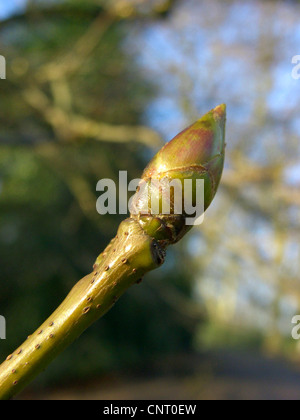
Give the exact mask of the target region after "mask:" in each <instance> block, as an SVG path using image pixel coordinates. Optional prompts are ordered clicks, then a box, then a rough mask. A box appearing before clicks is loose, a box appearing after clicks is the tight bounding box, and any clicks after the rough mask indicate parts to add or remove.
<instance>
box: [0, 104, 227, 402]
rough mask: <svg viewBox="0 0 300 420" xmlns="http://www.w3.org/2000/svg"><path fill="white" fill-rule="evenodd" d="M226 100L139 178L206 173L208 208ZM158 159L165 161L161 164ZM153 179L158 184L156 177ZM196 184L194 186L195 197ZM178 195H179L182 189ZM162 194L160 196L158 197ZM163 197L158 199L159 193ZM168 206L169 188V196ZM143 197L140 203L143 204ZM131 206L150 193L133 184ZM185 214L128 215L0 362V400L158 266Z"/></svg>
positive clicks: (218, 171) (180, 231)
mask: <svg viewBox="0 0 300 420" xmlns="http://www.w3.org/2000/svg"><path fill="white" fill-rule="evenodd" d="M224 133H225V106H224V105H221V106H219V107H217V108H215V109H214V110H212V111H210V112H209V113H207V114H206V115H204V116H203V117H202V118H201V119H200V120H198V121H197V122H196V123H195V124H193V125H192V126H190V127H189V128H187V129H186V130H184V131H183V132H181V133H180V134H178V135H177V136H176V137H175V138H174V139H173V140H172V141H170V142H169V143H168V144H166V145H165V146H164V147H163V148H162V149H161V150H160V151H159V152H158V153H157V155H156V156H155V157H154V158H153V159H152V160H151V162H150V163H149V164H148V166H147V167H146V168H145V170H144V173H143V176H142V182H146V183H149V184H150V188H153V191H151V189H150V194H151V193H152V192H154V193H155V192H157V191H156V190H155V188H156V186H155V185H154V186H152V183H151V179H155V180H160V179H164V180H165V179H168V180H169V181H172V180H174V179H177V180H180V181H182V182H183V181H185V180H186V179H192V180H193V179H202V180H204V188H205V196H204V208H205V209H206V208H207V207H208V206H209V205H210V203H211V201H212V200H213V197H214V195H215V193H216V191H217V187H218V184H219V181H220V179H221V175H222V171H223V164H224V147H225V143H224ZM162 162H163V166H162V164H161V163H162ZM156 185H157V184H156ZM196 193H197V191H196V187H195V185H194V186H193V187H192V194H193V198H194V197H195V195H196ZM179 197H181V199H182V200H184V197H182V194H180V196H179ZM163 198H164V197H163ZM163 198H162V200H163ZM169 199H170V201H171V204H172V206H173V207H174V202H175V201H174V200H175V193H174V194H173V196H172V197H170V196H169ZM143 200H144V203H143ZM132 204H133V206H132V208H135V209H138V208H139V206H140V205H141V204H144V205H145V204H148V194H144V195H141V194H139V190H138V191H137V193H136V194H135V196H134V197H133V202H132ZM188 216H190V215H187V214H186V213H185V212H184V211H183V212H182V214H174V213H173V214H172V213H171V214H161V213H159V214H151V208H150V213H149V214H147V215H144V214H143V213H142V212H138V213H137V214H135V212H134V214H131V217H130V218H129V219H126V220H124V221H123V222H122V223H121V224H120V226H119V229H118V232H117V235H116V237H115V238H114V239H113V240H112V241H111V243H110V244H109V245H108V246H107V247H106V249H105V250H104V251H103V252H102V253H101V254H100V256H99V257H98V258H97V260H96V262H95V264H94V267H93V269H94V271H93V272H92V273H90V274H88V275H87V276H86V277H84V278H83V279H81V280H80V281H79V282H78V283H77V284H76V285H75V286H74V287H73V289H72V290H71V292H70V293H69V295H68V296H67V297H66V299H65V300H64V301H63V302H62V304H61V305H60V306H59V307H58V308H57V309H56V310H55V311H54V313H53V314H52V315H51V316H50V317H49V318H48V319H47V320H46V321H45V322H44V323H43V324H42V325H41V326H40V327H39V328H38V329H37V330H36V331H35V332H34V333H33V334H32V335H31V336H30V337H28V339H27V340H26V341H25V342H24V343H23V344H22V345H21V346H20V347H18V349H17V350H16V351H14V352H13V353H12V354H11V355H9V356H8V357H7V358H6V360H5V361H4V362H3V363H2V365H1V366H0V399H8V398H11V397H12V396H13V395H15V394H16V393H17V392H19V391H20V390H21V389H23V388H24V387H25V386H26V385H27V384H28V383H29V382H30V381H31V380H32V379H33V378H34V377H35V376H36V375H37V374H38V373H39V372H41V371H42V370H43V369H45V368H46V366H47V365H48V364H49V363H50V362H51V361H52V360H53V359H54V358H55V357H56V356H57V355H58V354H59V353H61V352H62V351H63V350H64V349H65V348H66V347H67V346H68V345H70V344H71V343H72V342H73V341H74V340H75V339H76V338H77V337H78V336H79V335H80V334H81V333H82V332H83V331H84V330H85V329H86V328H87V327H89V326H90V325H91V324H92V323H93V322H95V321H96V320H97V319H98V318H100V317H101V316H102V315H104V314H105V313H106V312H107V311H108V310H109V309H110V308H111V307H112V306H113V304H114V303H115V302H116V301H117V300H118V299H119V297H120V296H121V295H122V294H123V293H124V292H125V290H126V289H128V287H130V286H131V285H133V284H134V283H136V282H137V281H139V279H140V278H141V277H142V276H144V275H145V274H146V273H147V272H148V271H150V270H153V269H155V268H157V267H159V266H160V265H161V264H162V263H163V262H164V258H165V249H166V248H167V246H169V245H172V244H174V243H176V242H177V241H178V240H179V239H181V238H182V237H183V235H184V234H185V233H186V232H187V231H188V230H189V229H190V228H191V226H187V225H186V223H185V222H186V217H188Z"/></svg>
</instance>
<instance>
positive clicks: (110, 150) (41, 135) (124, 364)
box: [0, 0, 300, 399]
mask: <svg viewBox="0 0 300 420" xmlns="http://www.w3.org/2000/svg"><path fill="white" fill-rule="evenodd" d="M299 48H300V2H299V1H292V0H290V1H275V0H274V1H247V0H236V1H230V0H201V1H198V0H177V1H176V0H175V1H172V0H168V1H167V0H153V1H152V0H106V1H105V0H103V1H102V0H94V1H92V0H82V1H81V0H72V1H68V0H66V1H59V0H27V1H26V0H11V1H10V2H6V1H4V0H3V1H1V3H0V55H2V56H4V57H5V58H6V66H7V67H6V80H0V92H1V96H0V103H1V112H0V314H1V315H2V316H4V317H5V318H6V323H7V331H6V334H7V337H6V340H0V358H1V361H2V360H3V359H4V358H5V357H6V356H7V354H9V353H10V352H11V351H13V350H14V349H15V348H16V347H17V346H18V345H19V344H20V343H21V342H22V341H23V340H24V339H25V338H26V337H27V335H28V334H30V333H31V332H32V331H34V330H35V329H36V328H37V327H38V326H39V324H40V323H41V322H42V321H44V319H45V318H46V317H48V316H49V315H50V313H51V312H52V311H53V310H54V309H55V307H56V306H57V305H58V304H59V303H60V302H61V301H62V299H63V298H64V297H65V296H66V294H67V293H68V292H69V290H70V289H71V287H72V286H73V285H74V284H75V282H76V281H77V280H79V279H80V278H81V277H82V276H84V275H85V274H87V273H88V272H90V271H91V267H92V265H93V263H94V260H95V259H96V257H97V255H98V254H99V253H100V252H101V251H102V250H103V248H104V247H105V245H106V244H107V242H108V241H109V240H110V239H111V237H112V236H113V235H114V234H115V232H116V229H117V226H118V224H119V222H120V220H121V219H122V218H123V217H124V216H122V215H121V216H118V215H116V216H99V215H98V214H97V212H96V200H97V192H96V183H97V181H98V180H99V179H102V178H111V179H114V180H116V182H117V181H118V175H119V171H120V170H128V178H129V179H133V178H138V177H140V175H141V171H142V169H143V168H144V166H145V164H146V163H147V162H148V160H149V159H150V158H151V157H152V156H153V155H154V153H155V152H156V151H157V150H158V149H159V148H160V147H161V145H162V144H163V143H164V142H165V141H168V140H170V139H171V138H172V137H173V136H174V135H175V134H177V133H178V132H179V131H181V130H182V129H183V128H185V127H186V126H187V125H189V124H190V123H192V122H194V121H195V120H196V119H198V118H199V117H200V116H201V115H202V114H204V113H205V112H207V111H208V110H209V109H211V108H213V107H215V106H216V105H218V104H219V103H223V102H225V103H226V104H227V110H228V115H227V135H226V137H227V149H226V165H225V170H224V175H223V179H222V182H221V185H220V188H219V192H218V194H217V196H216V198H215V200H214V202H213V204H212V205H211V207H210V208H209V210H208V211H207V213H206V215H205V220H204V223H203V224H202V225H201V226H199V227H198V228H194V229H193V230H192V231H191V232H190V233H189V234H188V235H187V236H186V237H185V238H184V239H183V240H182V241H181V242H180V243H178V244H177V245H175V246H173V248H172V249H169V252H168V257H167V261H166V263H165V265H164V266H163V267H161V268H160V269H159V270H157V271H155V272H153V273H151V274H148V275H147V276H146V277H145V279H144V281H143V283H142V284H140V285H139V286H135V287H132V288H131V289H130V290H129V291H128V292H127V293H126V294H125V295H124V296H123V297H122V298H121V299H120V300H119V301H118V303H117V304H116V305H115V306H114V308H113V309H112V310H111V311H110V312H109V313H108V314H106V316H105V317H104V318H102V319H101V320H99V321H98V322H97V323H95V324H94V325H93V326H92V327H91V328H89V329H88V330H87V331H86V332H85V333H84V334H83V335H82V336H81V337H80V338H79V339H78V340H77V341H76V342H75V343H74V344H73V345H72V346H70V348H68V349H67V350H66V351H65V352H64V353H63V354H61V355H60V356H59V357H58V358H57V359H56V360H55V361H54V362H53V363H52V364H51V366H50V367H49V368H48V369H47V370H46V371H45V372H44V373H43V374H41V375H40V376H39V377H38V378H37V379H36V380H35V381H34V382H33V383H32V384H31V385H30V386H29V387H28V388H27V390H26V391H24V392H23V393H22V394H20V396H19V397H18V398H29V399H30V398H31V399H35V398H66V399H72V398H86V399H93V398H98V399H106V398H107V399H135V398H137V399H151V398H157V399H159V398H166V399H184V398H186V399H188V398H189V399H190V398H192V399H249V398H253V399H298V398H300V363H299V362H300V341H297V340H294V339H292V337H291V331H292V328H293V327H294V325H293V324H292V323H291V320H292V318H293V316H295V315H297V314H300V307H299V303H300V276H299V271H300V241H299V238H300V188H299V187H300V153H299V151H300V142H299V140H300V135H299V132H300V113H299V110H300V78H299V79H298V78H297V77H295V76H297V74H298V73H299V76H300V70H299V72H298V73H297V71H296V70H297V69H295V66H296V63H292V59H293V57H295V56H296V55H299V54H300V49H299ZM293 76H294V77H293Z"/></svg>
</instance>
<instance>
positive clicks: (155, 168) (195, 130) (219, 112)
mask: <svg viewBox="0 0 300 420" xmlns="http://www.w3.org/2000/svg"><path fill="white" fill-rule="evenodd" d="M225 122H226V105H224V104H223V105H219V106H217V107H216V108H214V109H213V110H211V111H209V112H208V113H207V114H205V115H204V116H203V117H202V118H200V119H199V120H198V121H196V122H195V123H194V124H192V125H191V126H190V127H188V128H186V129H185V130H183V131H182V132H181V133H179V134H178V135H177V136H176V137H174V138H173V139H172V140H171V141H170V142H169V143H167V144H166V145H165V146H164V147H163V148H162V149H161V150H160V151H159V152H158V153H157V154H156V155H155V156H154V158H153V159H152V160H151V161H150V162H149V164H148V165H147V167H146V168H145V170H144V172H143V175H142V181H141V183H142V186H143V189H144V190H145V184H146V185H148V186H149V188H148V190H147V189H146V191H147V193H146V194H138V193H137V194H136V197H134V198H133V200H132V204H133V208H134V210H135V211H134V212H132V213H133V214H134V215H138V219H139V220H140V223H141V225H142V226H143V228H144V229H145V230H146V231H147V233H148V234H150V235H152V236H153V237H155V238H156V239H158V240H166V241H167V242H168V243H174V242H177V241H178V240H179V239H180V238H181V237H182V236H183V235H184V233H186V232H187V231H188V230H189V229H190V227H191V226H185V223H184V222H185V219H186V217H187V214H186V213H185V211H184V210H185V209H184V205H183V202H184V193H185V191H184V181H185V180H188V179H189V180H193V184H192V191H191V194H192V201H193V203H194V204H195V201H196V193H197V190H196V180H197V179H202V180H203V181H204V210H206V209H207V208H208V206H209V205H210V203H211V202H212V200H213V198H214V196H215V194H216V191H217V188H218V185H219V183H220V180H221V176H222V171H223V166H224V149H225ZM153 180H155V182H153ZM166 180H167V181H169V182H170V183H171V182H172V181H173V180H174V181H175V180H177V181H180V182H181V185H182V191H183V193H182V196H181V198H180V199H181V200H182V212H181V214H176V211H175V210H174V207H175V204H174V203H175V201H176V200H175V199H176V198H178V197H176V194H178V192H176V191H178V190H177V189H176V188H174V190H173V193H172V194H171V196H170V194H168V197H167V194H166V192H165V190H164V188H162V187H161V186H160V187H157V188H156V187H155V185H157V184H156V183H157V181H160V182H161V183H162V184H161V185H164V183H165V181H166ZM167 192H168V193H169V191H167ZM149 195H152V196H159V197H160V205H159V206H157V207H159V209H160V211H158V212H156V213H155V212H153V211H152V209H151V208H149V214H145V207H146V208H147V207H148V200H149ZM145 201H147V203H146V202H145ZM166 204H169V206H170V209H171V212H170V213H171V214H163V212H162V211H161V209H162V208H163V207H164V206H165V205H166ZM177 207H178V206H177ZM141 209H143V212H142V211H141ZM153 213H154V214H153ZM154 215H155V218H154ZM133 217H134V216H133ZM158 221H160V223H158ZM161 238H163V239H161Z"/></svg>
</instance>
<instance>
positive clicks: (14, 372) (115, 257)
mask: <svg viewBox="0 0 300 420" xmlns="http://www.w3.org/2000/svg"><path fill="white" fill-rule="evenodd" d="M163 254H164V252H163V250H162V249H161V247H160V245H159V244H158V243H157V242H156V241H155V240H154V239H153V238H151V237H150V236H149V235H147V234H146V233H145V232H144V230H143V229H142V228H141V227H140V225H139V223H138V222H137V221H135V220H133V219H126V220H124V221H123V222H122V223H121V224H120V226H119V229H118V233H117V236H116V237H115V238H114V240H113V241H112V242H111V243H110V244H109V245H108V247H107V248H106V249H105V251H104V252H103V253H102V254H101V258H99V257H98V259H97V262H96V264H95V266H94V271H93V272H92V273H90V274H88V275H87V276H86V277H84V278H83V279H81V280H80V281H79V282H78V283H77V284H76V285H75V286H74V287H73V289H72V290H71V291H70V293H69V294H68V296H67V297H66V298H65V300H64V301H63V302H62V303H61V305H60V306H59V307H58V308H57V309H56V310H55V311H54V312H53V314H52V315H51V316H50V317H49V318H48V319H47V320H46V321H45V322H44V323H43V324H42V325H41V326H40V327H39V328H38V329H37V330H36V331H35V332H34V333H33V334H32V335H31V336H29V337H28V338H27V340H26V341H25V342H24V343H23V344H22V345H21V346H20V347H19V348H18V349H17V350H16V351H15V352H14V353H12V354H11V355H9V356H8V357H7V359H6V360H5V361H4V362H3V363H2V365H1V366H0V399H8V398H11V397H12V396H13V395H15V394H16V393H18V392H19V391H20V390H21V389H23V388H24V387H25V386H26V385H27V384H28V383H29V382H30V381H31V380H32V379H33V378H34V377H35V376H36V375H37V374H38V373H39V372H41V371H42V370H44V369H45V368H46V367H47V365H48V364H49V363H50V362H51V361H52V360H53V359H54V358H55V357H56V356H57V355H58V354H59V353H61V352H62V351H63V350H64V349H65V348H66V347H67V346H68V345H69V344H71V343H72V342H73V341H74V340H75V339H76V338H77V337H79V336H80V334H81V333H82V332H83V331H84V330H85V329H86V328H87V327H88V326H90V325H91V324H92V323H93V322H95V321H96V320H97V319H98V318H100V317H101V316H102V315H104V314H105V313H106V312H107V311H108V310H109V309H110V308H111V307H112V306H113V305H114V303H115V302H116V301H117V299H118V298H119V297H120V296H121V295H122V294H123V293H124V292H125V290H126V289H127V288H128V287H129V286H131V285H132V284H134V283H136V282H137V281H138V280H139V279H140V278H141V277H142V276H143V275H144V274H145V273H146V272H148V271H150V270H153V269H154V268H156V267H158V266H159V265H160V264H161V263H162V262H163Z"/></svg>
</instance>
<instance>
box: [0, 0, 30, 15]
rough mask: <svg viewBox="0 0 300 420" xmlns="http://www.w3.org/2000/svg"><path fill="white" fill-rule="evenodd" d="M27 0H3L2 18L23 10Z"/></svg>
mask: <svg viewBox="0 0 300 420" xmlns="http://www.w3.org/2000/svg"><path fill="white" fill-rule="evenodd" d="M26 3H27V0H10V1H9V2H8V1H2V2H1V3H0V19H5V18H6V17H8V16H10V15H11V14H12V13H15V12H18V11H21V10H22V9H24V7H25V4H26Z"/></svg>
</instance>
